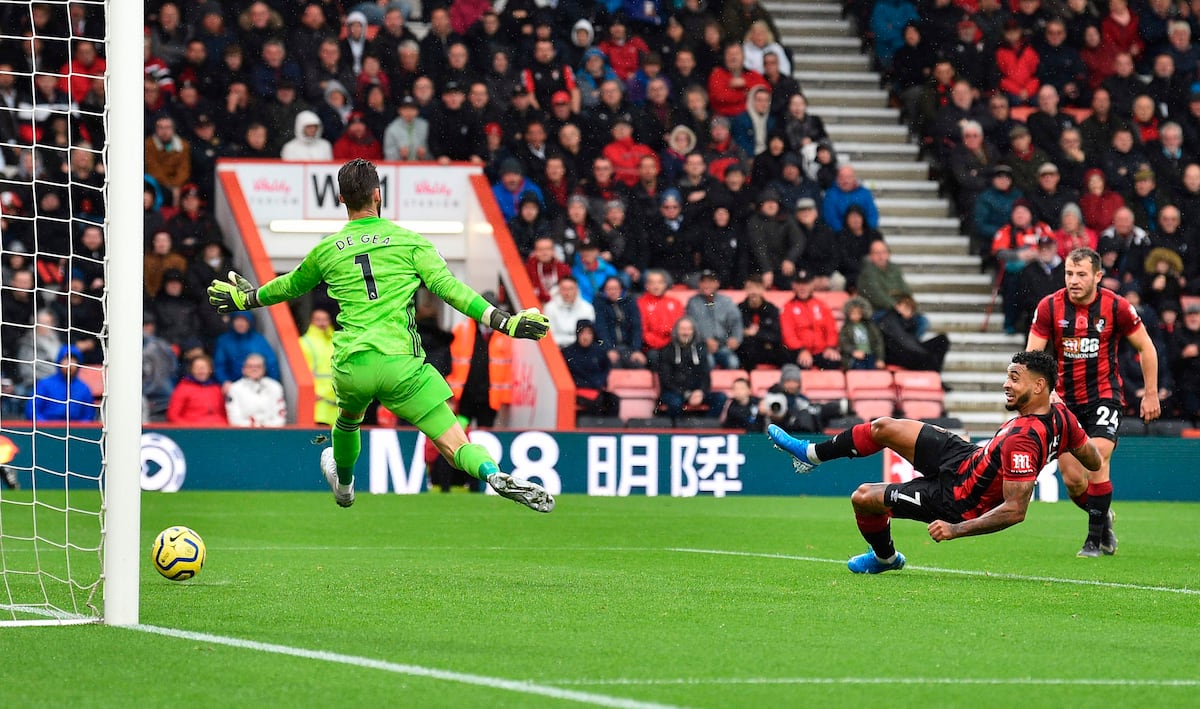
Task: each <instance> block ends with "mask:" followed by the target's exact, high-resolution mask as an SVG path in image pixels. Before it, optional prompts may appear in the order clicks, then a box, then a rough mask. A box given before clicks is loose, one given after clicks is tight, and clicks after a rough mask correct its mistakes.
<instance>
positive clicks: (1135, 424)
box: [1117, 416, 1150, 438]
mask: <svg viewBox="0 0 1200 709" xmlns="http://www.w3.org/2000/svg"><path fill="white" fill-rule="evenodd" d="M1117 434H1118V435H1120V436H1121V437H1122V438H1128V437H1132V436H1149V435H1150V427H1149V426H1147V425H1146V424H1145V423H1143V422H1142V420H1141V419H1140V418H1138V417H1136V416H1126V417H1125V418H1123V419H1121V423H1119V424H1117Z"/></svg>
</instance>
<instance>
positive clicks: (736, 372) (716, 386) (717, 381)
mask: <svg viewBox="0 0 1200 709" xmlns="http://www.w3.org/2000/svg"><path fill="white" fill-rule="evenodd" d="M710 376H711V379H712V390H713V391H719V392H721V393H722V394H726V395H728V394H729V393H730V391H732V390H733V383H734V381H736V380H738V379H743V378H744V379H749V378H750V374H749V373H748V372H746V370H744V369H714V370H712V374H711V375H710Z"/></svg>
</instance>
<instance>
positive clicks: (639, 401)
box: [608, 369, 658, 421]
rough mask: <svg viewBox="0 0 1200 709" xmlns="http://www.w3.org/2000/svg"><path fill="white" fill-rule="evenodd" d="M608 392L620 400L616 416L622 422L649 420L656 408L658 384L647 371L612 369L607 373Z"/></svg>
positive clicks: (651, 373) (652, 374)
mask: <svg viewBox="0 0 1200 709" xmlns="http://www.w3.org/2000/svg"><path fill="white" fill-rule="evenodd" d="M608 390H609V391H610V392H612V393H613V394H616V395H617V396H618V397H619V398H620V400H621V404H620V408H619V410H618V414H617V415H618V416H620V417H621V418H622V419H624V420H626V421H627V420H629V419H631V418H650V417H651V416H653V415H654V408H655V407H656V406H658V382H656V381H655V380H654V373H653V372H651V371H650V370H649V369H614V370H612V371H611V372H609V373H608Z"/></svg>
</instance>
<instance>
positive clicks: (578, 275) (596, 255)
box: [571, 241, 621, 303]
mask: <svg viewBox="0 0 1200 709" xmlns="http://www.w3.org/2000/svg"><path fill="white" fill-rule="evenodd" d="M571 275H572V276H575V280H577V281H579V297H580V298H583V299H584V300H585V301H587V302H589V303H591V302H592V301H593V300H595V299H596V294H597V293H599V292H600V289H601V288H602V287H603V286H604V282H605V281H607V280H608V279H610V278H612V277H614V276H615V277H617V278H620V276H621V274H620V273H618V272H617V269H616V267H614V266H613V265H612V264H611V263H609V262H608V261H605V260H604V259H602V258H600V248H599V245H598V244H597V243H596V242H595V241H590V242H588V243H586V244H583V245H581V246H580V247H579V251H578V252H577V253H576V254H575V265H574V266H573V267H572V268H571Z"/></svg>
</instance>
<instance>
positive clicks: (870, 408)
mask: <svg viewBox="0 0 1200 709" xmlns="http://www.w3.org/2000/svg"><path fill="white" fill-rule="evenodd" d="M846 394H847V396H849V397H850V401H851V403H852V405H853V408H854V413H855V414H856V415H857V416H858V417H859V418H863V419H867V420H868V421H869V420H871V419H873V418H879V417H880V416H891V415H892V414H893V413H895V408H896V386H895V381H894V379H893V377H892V373H891V372H889V371H888V370H886V369H851V370H850V371H848V372H846Z"/></svg>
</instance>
